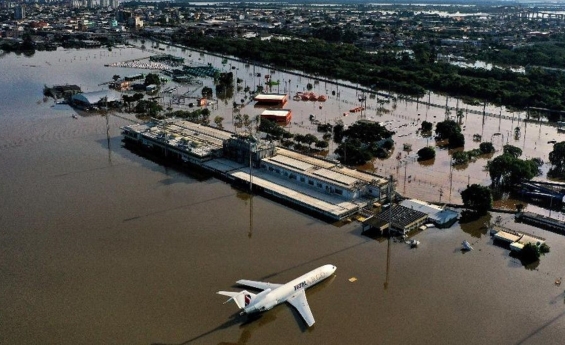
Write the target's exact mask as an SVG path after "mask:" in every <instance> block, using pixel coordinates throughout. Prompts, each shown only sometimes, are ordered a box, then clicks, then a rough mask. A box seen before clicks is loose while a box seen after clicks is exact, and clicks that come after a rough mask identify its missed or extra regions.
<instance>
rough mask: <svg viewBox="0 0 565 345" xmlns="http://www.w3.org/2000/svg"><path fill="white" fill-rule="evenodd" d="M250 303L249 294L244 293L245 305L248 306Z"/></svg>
mask: <svg viewBox="0 0 565 345" xmlns="http://www.w3.org/2000/svg"><path fill="white" fill-rule="evenodd" d="M249 303H251V295H245V306H248V305H249Z"/></svg>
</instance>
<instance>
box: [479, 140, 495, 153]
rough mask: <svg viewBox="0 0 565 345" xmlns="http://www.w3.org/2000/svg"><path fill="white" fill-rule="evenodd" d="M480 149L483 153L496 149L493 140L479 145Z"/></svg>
mask: <svg viewBox="0 0 565 345" xmlns="http://www.w3.org/2000/svg"><path fill="white" fill-rule="evenodd" d="M479 150H481V152H482V153H493V152H494V151H495V149H494V145H493V144H492V143H491V142H488V141H485V142H482V143H481V144H480V145H479Z"/></svg>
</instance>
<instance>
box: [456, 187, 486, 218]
mask: <svg viewBox="0 0 565 345" xmlns="http://www.w3.org/2000/svg"><path fill="white" fill-rule="evenodd" d="M461 199H463V205H465V207H467V208H470V209H472V210H475V211H476V212H477V213H479V214H481V215H482V214H486V213H487V211H488V210H489V209H491V208H492V193H491V191H490V189H489V188H488V187H484V186H481V185H479V184H472V185H470V186H468V187H467V189H465V190H463V191H462V192H461Z"/></svg>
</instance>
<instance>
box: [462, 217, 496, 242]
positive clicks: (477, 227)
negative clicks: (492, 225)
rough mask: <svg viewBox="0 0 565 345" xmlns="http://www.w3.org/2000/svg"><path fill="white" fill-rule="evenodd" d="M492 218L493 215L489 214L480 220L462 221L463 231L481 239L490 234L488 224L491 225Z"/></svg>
mask: <svg viewBox="0 0 565 345" xmlns="http://www.w3.org/2000/svg"><path fill="white" fill-rule="evenodd" d="M491 218H492V216H491V214H490V213H487V214H486V215H485V216H482V217H480V218H478V219H474V220H471V221H468V222H463V221H460V224H461V230H463V232H465V233H467V234H469V235H471V236H472V237H475V238H481V237H482V236H484V235H486V234H487V233H488V228H487V226H486V224H489V222H490V221H491Z"/></svg>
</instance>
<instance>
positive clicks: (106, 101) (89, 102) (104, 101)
mask: <svg viewBox="0 0 565 345" xmlns="http://www.w3.org/2000/svg"><path fill="white" fill-rule="evenodd" d="M121 100H122V96H121V94H120V93H118V92H115V91H113V90H100V91H94V92H83V93H77V94H76V95H74V96H72V97H71V104H72V105H73V106H76V107H78V108H82V109H91V108H93V107H102V106H104V107H107V106H112V105H113V104H115V103H117V102H121Z"/></svg>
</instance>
